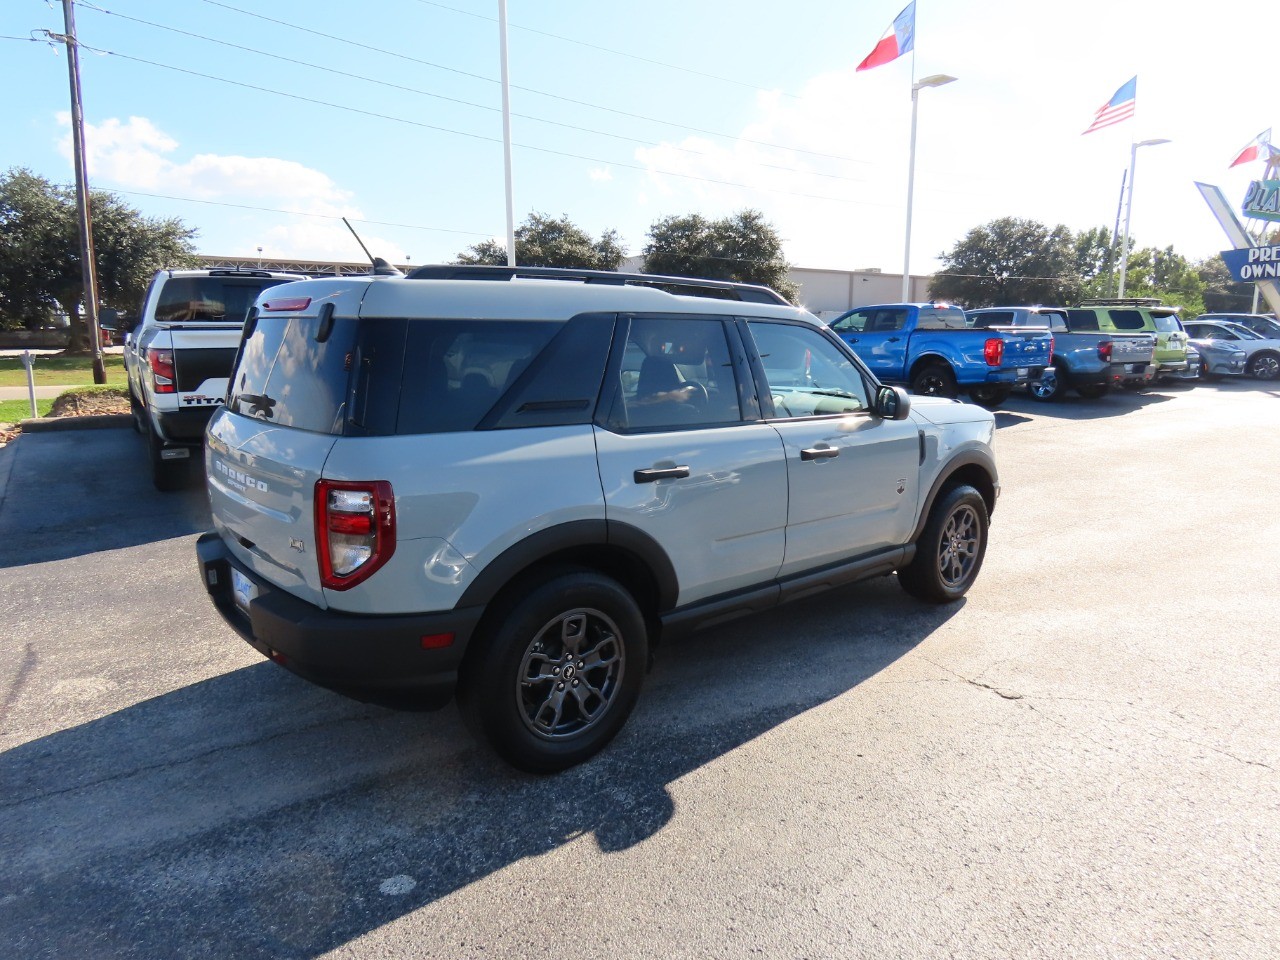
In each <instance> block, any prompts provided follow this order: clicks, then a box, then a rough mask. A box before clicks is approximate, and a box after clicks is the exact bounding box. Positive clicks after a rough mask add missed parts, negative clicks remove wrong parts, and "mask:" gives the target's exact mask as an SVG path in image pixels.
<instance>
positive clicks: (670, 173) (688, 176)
mask: <svg viewBox="0 0 1280 960" xmlns="http://www.w3.org/2000/svg"><path fill="white" fill-rule="evenodd" d="M205 2H206V3H209V2H213V0H205ZM80 47H81V49H84V50H89V51H91V52H93V53H100V54H103V55H106V56H111V57H119V58H120V59H122V60H131V61H133V62H135V63H144V64H147V65H148V66H152V67H159V68H161V69H163V70H172V71H174V72H176V73H185V74H187V75H188V76H193V77H200V78H201V79H204V80H213V81H216V82H218V83H226V84H230V85H231V86H235V87H243V88H245V89H247V90H255V91H257V92H259V93H269V94H272V95H273V96H278V97H286V98H288V99H291V100H300V101H302V102H304V103H311V104H315V105H317V106H322V107H331V108H333V109H335V110H344V111H347V112H348V113H356V114H360V115H362V116H367V117H375V118H377V119H379V120H390V121H392V122H394V123H404V124H408V125H410V126H414V127H421V128H423V129H426V130H435V131H438V132H440V133H448V134H453V135H454V136H459V137H467V138H469V139H472V140H482V141H485V142H488V143H501V142H502V141H501V140H500V139H498V138H497V137H488V136H485V135H483V134H479V133H468V132H467V131H464V130H454V129H452V128H450V127H442V126H438V125H436V124H431V123H424V122H423V121H421V120H410V119H408V118H407V117H397V116H393V115H391V114H386V113H378V112H377V111H374V110H365V109H362V108H360V107H352V106H347V105H346V104H341V103H332V102H330V101H327V100H320V99H318V98H315V97H304V96H302V95H301V94H297V93H286V92H285V91H283V90H273V89H271V88H270V87H261V86H258V85H256V84H252V83H245V82H244V81H242V80H232V79H230V78H229V77H215V76H213V75H212V74H208V73H201V72H200V71H198V70H189V69H187V68H186V67H177V66H174V65H173V64H168V63H158V62H156V61H155V60H147V59H146V58H144V57H135V56H131V55H129V54H127V53H118V52H117V51H114V50H105V49H102V48H99V47H91V46H89V45H88V44H86V43H83V42H81V43H80ZM512 145H513V146H516V147H519V148H520V149H522V150H531V151H534V152H536V153H545V154H548V155H551V156H556V157H567V158H569V159H571V160H586V161H589V162H591V163H600V164H605V165H606V166H614V167H619V168H621V169H624V170H637V171H639V172H641V173H656V174H660V175H662V176H667V177H678V178H681V179H685V180H695V181H698V182H701V183H712V184H716V185H718V186H726V187H737V188H739V189H742V190H759V191H761V192H764V193H776V194H781V195H784V196H790V197H801V198H804V199H809V200H824V201H826V202H828V203H843V204H851V205H853V206H870V207H893V206H895V204H889V203H876V202H874V201H868V200H850V199H848V198H845V197H831V196H825V195H823V194H815V193H801V192H799V191H795V190H779V189H777V188H774V187H763V186H755V185H752V184H747V183H739V182H736V181H733V180H720V179H717V178H715V177H702V176H698V175H697V174H693V173H679V172H677V171H675V170H660V169H658V168H656V167H644V166H640V165H639V164H634V163H624V162H622V161H619V160H607V159H604V158H601V157H591V156H587V155H586V154H580V153H569V152H567V151H564V150H552V149H551V148H549V147H537V146H534V145H532V144H527V143H516V144H512Z"/></svg>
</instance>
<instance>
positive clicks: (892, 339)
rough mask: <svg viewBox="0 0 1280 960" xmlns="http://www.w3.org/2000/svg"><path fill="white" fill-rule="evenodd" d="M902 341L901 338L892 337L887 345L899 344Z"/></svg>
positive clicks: (887, 341)
mask: <svg viewBox="0 0 1280 960" xmlns="http://www.w3.org/2000/svg"><path fill="white" fill-rule="evenodd" d="M901 339H902V338H901V337H890V338H889V339H888V340H886V341H885V343H897V342H898V341H899V340H901Z"/></svg>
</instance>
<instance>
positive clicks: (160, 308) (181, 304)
mask: <svg viewBox="0 0 1280 960" xmlns="http://www.w3.org/2000/svg"><path fill="white" fill-rule="evenodd" d="M296 279H298V278H297V277H288V278H286V277H279V278H276V277H272V278H264V277H170V278H169V279H168V280H166V281H165V282H164V285H163V286H162V287H161V288H160V299H159V301H158V302H157V303H156V319H157V320H160V321H164V322H173V321H180V320H214V321H219V322H222V321H225V322H227V323H244V318H245V316H246V315H247V314H248V313H249V308H250V307H251V306H253V301H254V300H256V299H258V294H259V293H261V292H262V291H263V290H266V289H267V288H268V287H274V286H277V285H279V284H281V283H289V282H290V280H296Z"/></svg>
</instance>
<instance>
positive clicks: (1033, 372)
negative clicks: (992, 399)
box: [961, 365, 1044, 388]
mask: <svg viewBox="0 0 1280 960" xmlns="http://www.w3.org/2000/svg"><path fill="white" fill-rule="evenodd" d="M1043 373H1044V366H1043V365H1041V366H1036V367H1006V368H1005V369H1003V370H991V371H989V372H988V373H987V375H986V376H985V377H983V378H982V379H981V380H979V381H977V382H976V383H970V384H961V386H970V387H978V386H983V385H984V384H990V385H992V386H1000V387H1010V388H1012V387H1021V386H1024V385H1026V384H1028V383H1030V382H1031V381H1032V380H1039V379H1040V375H1041V374H1043Z"/></svg>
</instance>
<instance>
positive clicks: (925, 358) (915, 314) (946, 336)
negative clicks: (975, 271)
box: [830, 303, 1053, 410]
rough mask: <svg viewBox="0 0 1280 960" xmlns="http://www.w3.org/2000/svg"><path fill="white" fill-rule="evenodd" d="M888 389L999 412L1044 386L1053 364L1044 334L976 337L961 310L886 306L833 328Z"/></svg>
mask: <svg viewBox="0 0 1280 960" xmlns="http://www.w3.org/2000/svg"><path fill="white" fill-rule="evenodd" d="M830 326H831V329H832V331H833V332H835V333H837V334H839V335H840V338H841V339H842V340H844V342H845V343H847V344H849V346H851V347H853V349H854V352H855V353H857V354H858V356H859V357H861V358H862V360H863V362H864V363H866V365H867V366H868V367H870V368H871V372H872V373H874V374H875V375H876V376H877V377H878V378H879V379H880V380H881V382H883V383H902V384H906V385H907V386H909V387H910V388H911V391H912V393H923V394H931V395H934V396H942V397H955V396H959V394H960V392H961V391H962V390H963V391H965V392H966V393H968V394H969V399H971V400H972V401H973V402H974V403H978V404H981V405H982V406H984V407H986V408H987V409H988V410H994V409H995V408H996V407H998V406H1000V404H1002V403H1004V401H1005V399H1006V398H1007V397H1008V396H1009V392H1010V391H1011V390H1012V389H1013V388H1014V387H1017V386H1021V385H1023V384H1026V383H1029V382H1031V381H1032V380H1038V379H1039V378H1040V374H1041V373H1042V372H1043V371H1044V368H1045V367H1047V366H1048V365H1049V363H1050V362H1051V361H1052V359H1053V335H1052V334H1051V333H1049V332H1047V331H1045V330H1025V331H1024V330H975V329H973V328H972V327H971V326H969V324H968V323H967V322H966V320H965V314H964V311H963V310H961V309H960V308H959V307H954V306H949V305H947V304H939V303H886V304H879V305H877V306H872V307H858V308H857V309H855V310H850V311H848V312H847V313H842V314H841V315H840V316H838V317H836V318H835V319H834V320H832V321H831V323H830Z"/></svg>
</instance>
